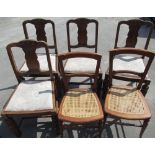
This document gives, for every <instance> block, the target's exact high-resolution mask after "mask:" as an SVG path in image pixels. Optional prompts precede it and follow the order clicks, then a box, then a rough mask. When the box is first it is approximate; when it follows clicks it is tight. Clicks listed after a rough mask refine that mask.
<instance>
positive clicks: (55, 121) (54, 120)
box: [52, 115, 60, 135]
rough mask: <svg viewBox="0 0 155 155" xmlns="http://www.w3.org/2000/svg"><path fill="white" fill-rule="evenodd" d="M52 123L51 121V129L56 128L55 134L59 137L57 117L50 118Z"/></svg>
mask: <svg viewBox="0 0 155 155" xmlns="http://www.w3.org/2000/svg"><path fill="white" fill-rule="evenodd" d="M52 121H53V124H54V125H53V127H54V128H56V134H57V135H59V134H60V127H59V120H58V116H57V115H54V116H52Z"/></svg>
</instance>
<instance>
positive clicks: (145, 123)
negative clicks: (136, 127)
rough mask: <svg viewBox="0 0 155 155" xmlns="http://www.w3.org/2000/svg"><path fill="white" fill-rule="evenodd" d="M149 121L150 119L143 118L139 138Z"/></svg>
mask: <svg viewBox="0 0 155 155" xmlns="http://www.w3.org/2000/svg"><path fill="white" fill-rule="evenodd" d="M149 121H150V119H146V120H144V122H143V126H142V129H141V131H140V135H139V137H140V138H142V136H143V133H144V131H145V129H146V127H147V126H148V123H149Z"/></svg>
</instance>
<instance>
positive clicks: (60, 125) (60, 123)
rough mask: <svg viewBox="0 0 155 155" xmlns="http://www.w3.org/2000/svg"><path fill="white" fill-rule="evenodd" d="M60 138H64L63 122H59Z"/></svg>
mask: <svg viewBox="0 0 155 155" xmlns="http://www.w3.org/2000/svg"><path fill="white" fill-rule="evenodd" d="M59 128H60V136H61V138H63V121H61V120H59Z"/></svg>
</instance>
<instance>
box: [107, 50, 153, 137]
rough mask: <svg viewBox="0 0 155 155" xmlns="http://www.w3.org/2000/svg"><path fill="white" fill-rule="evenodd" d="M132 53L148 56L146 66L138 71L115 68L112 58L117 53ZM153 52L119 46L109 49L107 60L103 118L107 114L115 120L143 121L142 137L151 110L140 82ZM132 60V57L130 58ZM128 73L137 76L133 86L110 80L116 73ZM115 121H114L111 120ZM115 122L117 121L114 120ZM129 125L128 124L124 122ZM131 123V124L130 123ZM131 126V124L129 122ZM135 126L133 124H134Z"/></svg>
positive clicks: (133, 54)
mask: <svg viewBox="0 0 155 155" xmlns="http://www.w3.org/2000/svg"><path fill="white" fill-rule="evenodd" d="M124 54H127V55H132V56H135V57H137V55H138V56H140V57H141V56H142V57H143V56H145V57H147V58H148V61H147V64H146V67H145V69H144V70H143V71H141V70H139V72H136V71H133V70H123V69H122V68H120V69H119V70H115V69H114V68H115V66H114V60H115V57H116V56H118V55H124ZM154 56H155V54H154V53H151V52H149V51H147V50H142V49H135V48H120V49H114V50H111V51H110V56H109V57H110V60H109V63H110V64H109V89H108V93H107V95H106V99H105V105H104V111H105V120H106V118H107V116H108V115H110V116H111V117H112V118H115V119H116V121H117V120H119V119H126V120H140V122H141V121H143V123H142V125H140V127H142V129H141V132H140V137H142V135H143V133H144V131H145V129H146V127H147V125H148V122H149V120H150V118H151V112H150V110H149V106H148V103H147V101H146V100H145V98H144V95H143V94H142V92H141V87H142V83H143V82H144V80H145V77H146V75H147V73H148V70H149V68H150V66H151V63H152V61H153V59H154ZM131 61H132V58H131ZM123 73H125V74H128V75H130V76H131V77H138V79H139V81H138V84H137V85H136V86H135V87H134V86H132V87H131V86H125V85H120V84H119V85H118V84H117V85H113V84H112V80H113V78H115V75H116V74H118V75H119V74H123ZM112 122H115V121H112ZM116 123H117V122H116ZM126 125H129V124H126ZM132 125H133V124H132ZM130 126H131V124H130ZM134 126H135V125H134Z"/></svg>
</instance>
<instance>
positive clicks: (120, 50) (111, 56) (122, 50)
mask: <svg viewBox="0 0 155 155" xmlns="http://www.w3.org/2000/svg"><path fill="white" fill-rule="evenodd" d="M122 54H123V55H124V54H127V55H132V57H133V56H134V55H135V56H136V57H137V55H138V56H142V57H143V56H144V57H146V58H148V59H147V60H148V61H147V63H146V66H145V68H144V71H143V72H135V71H131V70H114V69H113V60H114V58H115V57H116V56H118V55H122ZM154 56H155V54H154V53H152V52H150V51H147V50H144V49H135V48H118V49H113V50H111V51H110V53H109V87H111V86H112V78H113V77H114V76H115V75H119V73H121V74H122V73H125V74H126V73H127V74H131V75H136V76H138V77H139V82H138V85H137V89H141V87H142V84H143V82H144V80H145V77H146V75H147V73H148V71H149V68H150V66H151V64H152V61H153V59H154Z"/></svg>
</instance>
